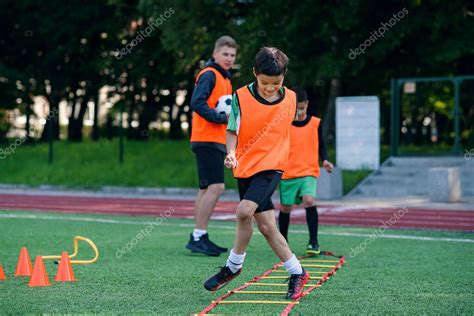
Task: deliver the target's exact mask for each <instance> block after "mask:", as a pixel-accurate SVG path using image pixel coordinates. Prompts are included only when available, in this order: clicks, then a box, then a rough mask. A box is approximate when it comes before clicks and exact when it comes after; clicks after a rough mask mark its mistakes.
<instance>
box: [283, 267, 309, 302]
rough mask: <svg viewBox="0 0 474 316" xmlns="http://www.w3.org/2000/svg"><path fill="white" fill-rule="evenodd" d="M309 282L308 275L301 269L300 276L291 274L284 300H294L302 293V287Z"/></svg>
mask: <svg viewBox="0 0 474 316" xmlns="http://www.w3.org/2000/svg"><path fill="white" fill-rule="evenodd" d="M308 281H309V274H308V272H306V271H305V270H304V269H303V273H301V274H292V275H291V276H290V282H289V283H288V293H286V298H289V299H292V300H296V299H298V298H299V297H300V296H301V294H302V293H303V289H304V285H305V284H306V283H308Z"/></svg>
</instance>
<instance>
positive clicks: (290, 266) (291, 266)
mask: <svg viewBox="0 0 474 316" xmlns="http://www.w3.org/2000/svg"><path fill="white" fill-rule="evenodd" d="M283 265H284V266H285V269H286V271H288V273H290V274H301V273H303V268H302V267H301V264H300V261H299V260H298V259H296V256H295V255H294V254H293V256H292V257H291V258H290V259H288V260H287V261H285V262H283Z"/></svg>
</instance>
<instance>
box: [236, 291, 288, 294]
mask: <svg viewBox="0 0 474 316" xmlns="http://www.w3.org/2000/svg"><path fill="white" fill-rule="evenodd" d="M230 292H232V291H229V293H230ZM234 294H286V292H278V291H237V292H234Z"/></svg>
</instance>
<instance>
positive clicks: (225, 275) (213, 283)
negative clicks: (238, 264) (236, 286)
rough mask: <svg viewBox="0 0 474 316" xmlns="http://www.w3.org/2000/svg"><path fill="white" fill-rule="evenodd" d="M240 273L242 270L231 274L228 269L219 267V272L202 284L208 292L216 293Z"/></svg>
mask: <svg viewBox="0 0 474 316" xmlns="http://www.w3.org/2000/svg"><path fill="white" fill-rule="evenodd" d="M240 272H242V269H239V271H237V272H235V273H232V271H230V269H229V267H221V270H220V271H219V272H217V273H216V274H215V275H213V276H212V277H210V278H209V279H207V281H206V282H204V287H205V288H206V290H208V291H216V290H218V289H221V288H223V287H224V286H226V285H227V284H228V283H229V282H230V281H232V280H233V279H234V278H235V277H236V276H238V275H239V274H240Z"/></svg>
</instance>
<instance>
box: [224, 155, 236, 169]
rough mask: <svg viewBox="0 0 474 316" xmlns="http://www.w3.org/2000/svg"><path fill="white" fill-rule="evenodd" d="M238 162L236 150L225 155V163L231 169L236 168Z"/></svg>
mask: <svg viewBox="0 0 474 316" xmlns="http://www.w3.org/2000/svg"><path fill="white" fill-rule="evenodd" d="M237 164H238V161H237V158H236V157H235V152H230V153H228V154H227V157H225V160H224V165H225V166H226V167H227V168H229V169H231V168H236V167H237Z"/></svg>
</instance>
